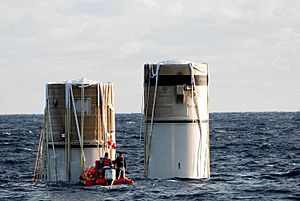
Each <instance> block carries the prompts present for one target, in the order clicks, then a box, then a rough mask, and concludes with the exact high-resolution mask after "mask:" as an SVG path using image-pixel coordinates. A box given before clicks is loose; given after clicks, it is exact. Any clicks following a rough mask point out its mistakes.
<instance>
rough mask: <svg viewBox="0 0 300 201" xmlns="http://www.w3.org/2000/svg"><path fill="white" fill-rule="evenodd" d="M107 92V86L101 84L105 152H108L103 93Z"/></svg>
mask: <svg viewBox="0 0 300 201" xmlns="http://www.w3.org/2000/svg"><path fill="white" fill-rule="evenodd" d="M104 90H105V86H104V85H103V84H102V83H101V85H100V94H101V103H102V107H101V110H102V112H101V114H102V116H101V117H102V118H101V120H102V126H103V145H104V146H103V149H104V152H106V146H105V145H106V122H105V117H106V116H105V110H104V97H103V93H104V92H103V91H104Z"/></svg>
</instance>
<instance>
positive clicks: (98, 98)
mask: <svg viewBox="0 0 300 201" xmlns="http://www.w3.org/2000/svg"><path fill="white" fill-rule="evenodd" d="M99 108H100V83H99V82H97V133H98V136H97V137H98V140H97V141H98V143H97V150H98V158H100V125H99V123H100V121H99V116H100V114H99V113H100V112H99Z"/></svg>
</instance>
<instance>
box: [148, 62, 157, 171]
mask: <svg viewBox="0 0 300 201" xmlns="http://www.w3.org/2000/svg"><path fill="white" fill-rule="evenodd" d="M159 68H160V63H158V64H157V65H156V73H155V74H154V72H153V68H152V69H151V72H152V75H151V76H150V77H151V78H154V77H156V80H155V88H154V94H153V104H152V112H151V123H150V132H149V143H148V152H150V149H151V141H152V131H153V120H154V111H155V104H156V93H157V84H158V73H159ZM147 156H148V157H147V168H148V167H149V153H148V155H147Z"/></svg>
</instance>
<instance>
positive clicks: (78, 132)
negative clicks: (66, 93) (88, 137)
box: [70, 87, 86, 163]
mask: <svg viewBox="0 0 300 201" xmlns="http://www.w3.org/2000/svg"><path fill="white" fill-rule="evenodd" d="M70 92H71V99H72V105H73V113H74V117H75V123H76V130H77V136H78V141H79V145H80V151H81V154H82V156H83V161H84V163H85V161H86V160H85V155H84V151H83V142H82V141H81V134H80V130H79V123H78V118H77V112H76V106H75V100H74V94H73V89H72V87H71V88H70Z"/></svg>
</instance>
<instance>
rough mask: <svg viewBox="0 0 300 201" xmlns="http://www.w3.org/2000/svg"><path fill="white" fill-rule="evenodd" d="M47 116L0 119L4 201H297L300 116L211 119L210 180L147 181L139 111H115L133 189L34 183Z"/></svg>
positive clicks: (277, 114) (299, 195) (279, 114)
mask: <svg viewBox="0 0 300 201" xmlns="http://www.w3.org/2000/svg"><path fill="white" fill-rule="evenodd" d="M42 120H43V116H42V115H0V156H1V157H0V200H89V201H90V200H300V112H294V113H293V112H291V113H284V112H274V113H270V112H266V113H212V114H210V131H211V132H210V145H211V146H210V148H211V150H210V154H211V157H210V158H211V168H210V169H211V178H210V179H200V180H182V179H176V178H171V179H153V180H151V179H146V178H144V176H143V175H144V168H143V167H144V166H143V164H144V159H143V157H144V145H143V134H142V135H140V126H141V122H140V121H141V115H140V114H117V115H116V135H117V146H118V150H120V151H124V152H126V154H125V157H126V159H127V166H128V168H127V169H128V173H127V176H128V177H130V178H132V179H133V180H134V181H135V185H134V186H121V187H113V188H103V187H100V186H93V187H84V186H80V185H79V184H78V183H66V182H58V183H44V182H38V183H33V182H32V173H33V169H34V164H35V157H36V151H37V146H38V142H39V135H40V131H41V128H42Z"/></svg>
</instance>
